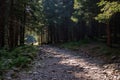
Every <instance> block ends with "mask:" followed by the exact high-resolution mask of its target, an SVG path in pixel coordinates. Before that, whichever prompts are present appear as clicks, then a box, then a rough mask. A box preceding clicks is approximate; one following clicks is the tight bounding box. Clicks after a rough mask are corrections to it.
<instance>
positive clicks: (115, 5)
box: [95, 0, 120, 23]
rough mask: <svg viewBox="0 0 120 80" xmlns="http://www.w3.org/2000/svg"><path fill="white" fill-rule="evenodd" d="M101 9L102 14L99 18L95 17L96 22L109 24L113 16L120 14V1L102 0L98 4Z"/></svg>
mask: <svg viewBox="0 0 120 80" xmlns="http://www.w3.org/2000/svg"><path fill="white" fill-rule="evenodd" d="M98 6H99V7H102V8H101V13H100V14H98V16H97V17H95V19H96V20H98V21H99V22H104V23H106V22H108V21H109V20H110V18H111V17H112V15H114V14H115V13H117V12H120V2H119V1H113V2H110V1H105V0H101V2H99V3H98Z"/></svg>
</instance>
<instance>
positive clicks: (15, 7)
mask: <svg viewBox="0 0 120 80" xmlns="http://www.w3.org/2000/svg"><path fill="white" fill-rule="evenodd" d="M89 41H91V44H90V49H87V48H88V47H89V45H88V46H86V47H85V51H87V50H88V51H87V52H89V51H90V52H92V49H93V52H92V53H93V54H94V53H96V54H97V55H98V56H101V57H102V58H104V57H103V54H105V55H108V54H109V55H110V56H111V55H112V57H111V58H112V59H116V57H117V58H119V57H118V56H114V54H117V55H118V54H119V53H120V51H119V50H118V49H119V48H120V0H0V80H6V79H2V77H1V76H2V75H4V72H5V71H6V70H8V69H11V68H14V67H20V68H22V67H26V66H27V64H30V62H31V61H32V60H33V59H34V57H36V53H37V51H38V47H36V46H31V45H42V44H57V45H59V44H63V45H62V46H63V48H65V47H67V48H69V49H73V50H76V47H81V46H80V45H81V44H84V43H88V42H89ZM95 42H96V43H97V42H98V43H97V45H99V42H101V43H102V44H104V45H107V46H106V47H105V46H103V45H99V46H97V47H95V48H94V46H92V44H94V43H95ZM45 48H46V49H48V50H49V46H45ZM81 48H82V47H81ZM50 49H55V48H50ZM77 49H78V48H77ZM83 49H84V48H83ZM43 50H44V49H43ZM44 51H45V52H47V50H44ZM51 51H52V50H51ZM51 51H50V52H51ZM40 52H41V51H40ZM55 52H56V53H59V50H58V51H57V49H56V51H55ZM83 52H84V51H83ZM87 52H85V53H87ZM47 53H48V52H47ZM51 53H52V52H51ZM63 53H65V52H63ZM99 53H100V54H99ZM102 53H103V54H102ZM53 55H55V54H53ZM59 55H61V54H59ZM72 56H73V55H72ZM39 57H40V56H39ZM62 57H63V56H62ZM62 57H61V58H62ZM84 57H85V56H84ZM102 58H101V59H102ZM109 58H110V57H109ZM109 58H108V57H107V59H109ZM41 59H43V58H41ZM62 59H64V57H63V58H62ZM119 61H120V60H119ZM119 61H117V63H119ZM53 62H54V61H53ZM53 72H55V71H53ZM9 80H10V79H9ZM72 80H73V79H72ZM91 80H92V79H91ZM99 80H100V79H99ZM111 80H112V79H111Z"/></svg>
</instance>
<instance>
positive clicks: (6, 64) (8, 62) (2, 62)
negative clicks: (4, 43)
mask: <svg viewBox="0 0 120 80" xmlns="http://www.w3.org/2000/svg"><path fill="white" fill-rule="evenodd" d="M37 51H38V49H37V47H35V46H28V45H25V46H21V47H18V48H15V49H13V50H12V51H8V50H5V49H1V50H0V77H2V75H3V72H4V71H7V70H9V69H12V68H14V67H17V68H23V67H27V66H28V64H29V63H31V61H32V60H33V58H34V57H35V56H36V53H37Z"/></svg>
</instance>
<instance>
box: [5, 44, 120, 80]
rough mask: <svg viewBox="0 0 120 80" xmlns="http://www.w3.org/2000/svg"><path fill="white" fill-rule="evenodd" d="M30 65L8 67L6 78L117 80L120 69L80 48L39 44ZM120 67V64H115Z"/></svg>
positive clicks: (17, 79)
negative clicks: (16, 67) (71, 48)
mask: <svg viewBox="0 0 120 80" xmlns="http://www.w3.org/2000/svg"><path fill="white" fill-rule="evenodd" d="M39 48H40V52H39V53H38V54H37V57H36V59H34V61H33V62H32V63H31V67H30V68H27V69H23V70H21V71H18V70H17V69H14V70H11V71H9V72H8V73H7V74H6V79H5V80H120V72H119V70H118V69H116V68H109V67H108V66H107V64H106V63H105V62H104V61H102V60H101V59H96V58H93V57H91V56H89V55H87V54H85V53H84V52H83V51H73V50H68V49H63V48H58V47H53V46H50V45H43V46H40V47H39ZM117 67H118V68H120V65H118V66H117Z"/></svg>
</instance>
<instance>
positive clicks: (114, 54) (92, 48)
mask: <svg viewBox="0 0 120 80" xmlns="http://www.w3.org/2000/svg"><path fill="white" fill-rule="evenodd" d="M60 47H62V48H67V49H71V50H81V51H83V52H84V53H86V54H88V55H90V56H93V57H97V58H99V59H102V60H105V61H106V62H115V63H116V62H117V63H118V62H119V61H120V48H112V47H108V46H107V45H106V44H105V43H100V42H95V41H89V40H81V41H78V42H68V43H64V44H61V45H60ZM116 59H117V60H116ZM111 60H113V61H111ZM114 60H116V61H114Z"/></svg>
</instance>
